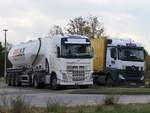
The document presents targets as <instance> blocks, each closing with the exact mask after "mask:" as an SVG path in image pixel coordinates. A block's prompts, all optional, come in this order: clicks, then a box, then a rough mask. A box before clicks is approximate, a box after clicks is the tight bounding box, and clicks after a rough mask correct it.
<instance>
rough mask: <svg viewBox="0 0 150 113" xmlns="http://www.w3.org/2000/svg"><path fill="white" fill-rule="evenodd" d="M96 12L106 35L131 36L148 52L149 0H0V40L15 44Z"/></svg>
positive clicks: (149, 47)
mask: <svg viewBox="0 0 150 113" xmlns="http://www.w3.org/2000/svg"><path fill="white" fill-rule="evenodd" d="M89 15H93V16H97V17H98V18H99V20H100V21H101V22H102V23H103V26H104V28H105V32H106V34H107V35H109V36H113V37H114V36H115V37H119V38H128V39H133V40H136V41H138V42H141V43H143V45H144V46H146V48H147V49H149V52H150V32H149V30H150V0H0V30H1V32H0V41H4V33H3V32H2V29H3V28H7V29H8V30H9V31H8V35H7V36H8V42H10V43H13V44H17V43H20V42H23V41H27V40H31V39H36V38H38V37H43V36H46V35H47V34H48V31H49V29H50V27H51V26H52V25H54V24H58V25H61V26H62V27H63V26H65V25H66V24H67V23H68V22H69V19H73V18H74V17H77V16H85V17H86V16H89Z"/></svg>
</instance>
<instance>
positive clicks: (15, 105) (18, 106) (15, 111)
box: [10, 96, 31, 113]
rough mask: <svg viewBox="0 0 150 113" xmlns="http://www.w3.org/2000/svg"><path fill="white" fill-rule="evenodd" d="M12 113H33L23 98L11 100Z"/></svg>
mask: <svg viewBox="0 0 150 113" xmlns="http://www.w3.org/2000/svg"><path fill="white" fill-rule="evenodd" d="M10 104H11V113H31V110H30V109H31V107H30V105H29V104H27V103H26V102H25V101H24V99H22V97H20V96H18V97H16V98H14V99H11V103H10Z"/></svg>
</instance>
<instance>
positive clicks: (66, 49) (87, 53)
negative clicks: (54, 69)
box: [61, 44, 92, 58]
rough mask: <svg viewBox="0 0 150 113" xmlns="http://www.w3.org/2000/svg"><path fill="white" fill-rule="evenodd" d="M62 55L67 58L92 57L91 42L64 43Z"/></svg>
mask: <svg viewBox="0 0 150 113" xmlns="http://www.w3.org/2000/svg"><path fill="white" fill-rule="evenodd" d="M61 56H62V57H65V58H92V49H91V46H90V44H65V45H62V49H61Z"/></svg>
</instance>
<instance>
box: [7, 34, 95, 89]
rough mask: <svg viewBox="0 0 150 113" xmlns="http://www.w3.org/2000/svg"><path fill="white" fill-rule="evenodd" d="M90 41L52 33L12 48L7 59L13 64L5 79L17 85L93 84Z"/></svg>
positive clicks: (82, 85) (54, 87) (84, 38)
mask: <svg viewBox="0 0 150 113" xmlns="http://www.w3.org/2000/svg"><path fill="white" fill-rule="evenodd" d="M92 58H93V55H92V49H91V43H90V41H89V39H88V38H87V37H84V36H55V37H47V38H39V39H38V40H35V41H29V42H26V43H23V44H19V45H16V46H14V47H12V49H11V50H10V52H9V55H8V59H9V60H10V62H11V63H12V65H13V67H12V68H9V69H7V77H6V82H7V84H8V85H12V86H18V85H22V84H24V83H26V84H29V85H33V86H34V87H43V86H45V85H50V86H51V87H52V88H53V89H57V88H58V87H59V86H67V85H79V86H80V87H88V86H89V85H92V84H93V78H92V70H93V67H92Z"/></svg>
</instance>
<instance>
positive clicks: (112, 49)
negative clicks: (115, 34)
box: [110, 48, 117, 59]
mask: <svg viewBox="0 0 150 113" xmlns="http://www.w3.org/2000/svg"><path fill="white" fill-rule="evenodd" d="M110 51H111V58H114V59H116V58H117V56H116V55H117V54H116V48H111V50H110Z"/></svg>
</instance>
